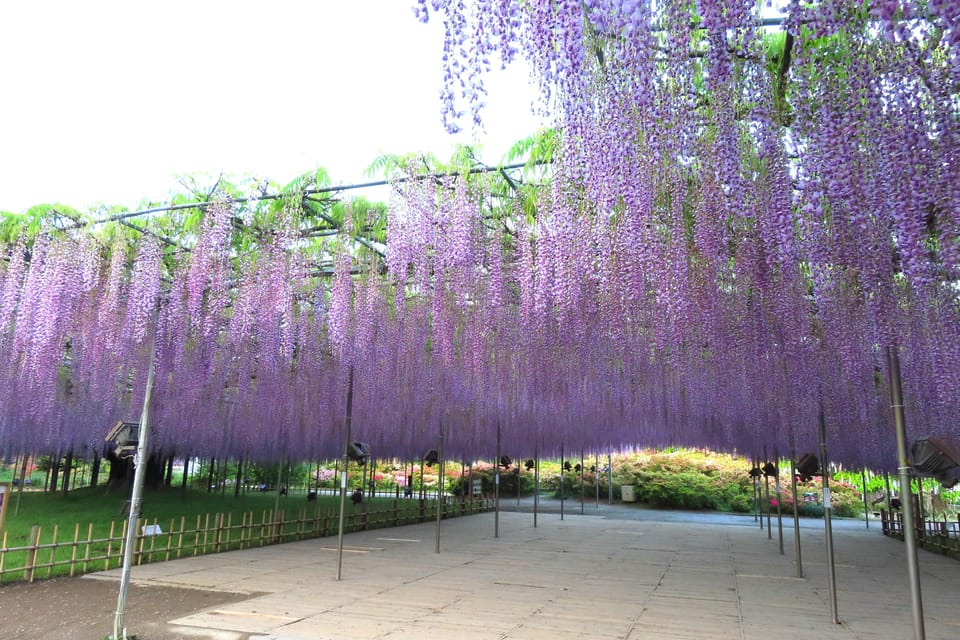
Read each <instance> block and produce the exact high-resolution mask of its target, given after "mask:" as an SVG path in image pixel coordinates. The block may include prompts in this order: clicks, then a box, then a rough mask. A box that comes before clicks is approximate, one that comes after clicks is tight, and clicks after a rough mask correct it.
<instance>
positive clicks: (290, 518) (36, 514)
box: [0, 486, 461, 582]
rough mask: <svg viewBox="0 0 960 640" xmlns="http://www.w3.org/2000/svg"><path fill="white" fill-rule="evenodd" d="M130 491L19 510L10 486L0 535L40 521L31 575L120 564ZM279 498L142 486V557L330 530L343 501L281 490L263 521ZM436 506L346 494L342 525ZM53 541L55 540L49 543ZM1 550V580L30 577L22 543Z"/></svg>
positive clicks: (14, 538) (12, 536) (10, 541)
mask: <svg viewBox="0 0 960 640" xmlns="http://www.w3.org/2000/svg"><path fill="white" fill-rule="evenodd" d="M128 498H129V496H128V494H127V492H126V491H120V490H113V491H109V490H107V489H106V488H105V487H102V486H101V487H97V488H94V489H90V488H85V489H78V490H75V491H71V492H69V493H68V494H63V493H61V492H58V493H44V492H40V491H26V492H24V493H23V495H22V498H21V504H20V511H19V514H16V513H15V504H16V500H17V496H16V494H13V495H11V503H10V505H9V507H8V510H7V519H6V523H5V525H4V528H3V532H2V533H0V541H2V538H3V535H6V544H5V545H4V546H5V547H6V548H8V549H9V548H16V547H26V546H29V545H30V544H31V542H30V540H31V538H30V534H31V529H32V527H33V526H34V525H39V526H40V531H41V535H40V543H41V544H42V545H47V546H46V547H44V548H41V549H40V550H39V551H38V552H37V554H36V556H37V559H36V563H37V564H38V567H37V571H36V573H35V576H34V577H35V578H46V577H51V576H57V575H64V574H68V573H70V571H71V567H70V566H68V565H66V564H54V563H62V562H66V561H68V560H70V559H71V558H73V559H79V560H78V564H77V565H75V566H74V567H73V569H74V571H76V572H82V571H83V570H84V569H83V566H82V564H80V561H82V560H83V559H84V558H85V557H86V558H89V559H90V561H89V565H90V566H89V567H88V568H87V570H89V571H95V570H100V569H104V568H106V567H108V566H109V567H113V566H117V565H118V564H119V550H120V544H119V539H120V536H121V532H122V530H123V524H124V521H125V520H126V518H125V516H124V515H122V511H123V509H124V507H125V503H126V501H127V500H128ZM277 504H278V500H277V494H276V493H275V492H266V493H259V492H250V493H247V494H245V495H240V496H237V497H234V496H233V495H232V493H228V494H227V495H221V494H218V493H208V492H204V491H188V492H186V493H184V492H183V491H182V490H181V489H179V488H171V489H164V490H161V491H152V492H147V493H146V494H145V496H144V500H143V508H142V511H141V518H142V519H143V523H144V524H153V523H154V522H156V523H157V524H158V525H159V527H160V529H161V531H162V534H163V535H158V536H147V537H145V538H144V539H143V542H142V547H140V549H142V551H143V556H142V559H141V560H142V561H143V562H149V561H155V560H162V559H164V557H176V555H177V552H176V550H177V549H178V548H182V553H183V555H196V554H202V553H210V552H214V551H225V550H228V549H236V548H241V547H244V546H258V545H260V544H271V543H274V542H279V541H290V540H297V539H301V538H309V537H316V536H317V535H324V534H327V535H332V534H333V533H335V531H336V527H337V522H338V515H339V508H340V499H339V497H338V496H335V495H321V496H319V497H318V499H317V500H314V501H307V499H306V496H305V494H303V493H299V494H298V493H291V494H290V495H289V496H281V497H280V499H279V510H280V511H282V512H284V514H285V515H284V518H283V519H284V521H285V523H284V524H283V525H282V526H281V527H274V526H270V525H266V526H264V525H263V523H264V522H268V523H272V522H273V519H272V518H271V513H272V512H273V510H274V509H275V508H276V507H277ZM448 509H449V511H448V516H449V515H457V514H459V513H461V509H460V507H459V506H458V505H457V504H451V505H450V506H449V507H448ZM434 513H435V511H434V505H433V503H432V502H427V503H425V504H424V505H423V507H422V509H421V506H420V502H419V501H418V500H406V499H400V500H394V499H393V498H375V499H373V500H368V501H366V502H364V503H363V504H361V505H354V504H353V503H352V502H351V501H350V500H347V503H346V516H347V530H348V531H349V530H356V529H358V528H363V527H367V528H376V527H383V526H392V525H393V524H404V523H411V522H417V521H420V520H423V519H429V518H430V517H432V514H434ZM91 525H92V527H91ZM55 529H56V539H55V540H54V530H55ZM179 531H187V532H188V533H186V534H180V535H177V534H176V533H175V532H179ZM111 532H112V534H111ZM111 536H112V537H111ZM75 539H78V540H80V541H85V540H87V539H91V540H93V542H92V543H91V544H85V545H80V546H79V547H78V546H76V545H74V544H72V543H73V541H74V540H75ZM54 542H56V543H57V546H53V543H54ZM170 549H173V550H174V553H171V552H170V551H169V550H170ZM0 555H3V556H4V557H2V558H0V561H2V563H3V564H2V565H0V582H12V581H17V580H22V579H24V578H25V577H27V576H25V575H24V572H22V571H16V570H15V569H17V568H19V567H23V566H24V565H25V564H27V563H26V559H27V556H28V552H27V551H26V550H20V551H11V552H7V553H5V554H0Z"/></svg>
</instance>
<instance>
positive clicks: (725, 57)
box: [0, 0, 960, 467]
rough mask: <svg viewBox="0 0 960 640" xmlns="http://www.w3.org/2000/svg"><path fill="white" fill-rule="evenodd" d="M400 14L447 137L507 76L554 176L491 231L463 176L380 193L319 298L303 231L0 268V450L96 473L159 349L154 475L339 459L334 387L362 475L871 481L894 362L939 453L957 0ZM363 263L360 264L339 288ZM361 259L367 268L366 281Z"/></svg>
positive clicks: (958, 382) (219, 214)
mask: <svg viewBox="0 0 960 640" xmlns="http://www.w3.org/2000/svg"><path fill="white" fill-rule="evenodd" d="M761 8H762V7H761V5H758V4H757V3H756V2H749V1H743V0H740V1H735V0H712V1H707V0H704V1H701V2H696V3H694V2H645V1H637V2H620V1H617V2H613V1H609V0H606V1H605V0H576V1H574V0H559V1H557V0H552V1H545V0H534V1H528V2H516V1H513V0H474V1H473V2H464V1H453V0H448V1H440V0H431V1H430V2H421V3H419V5H418V6H417V8H416V12H417V14H418V16H419V17H420V18H421V19H442V20H443V21H444V24H445V26H446V34H447V36H446V46H445V50H444V53H443V65H444V69H445V72H446V84H445V90H444V91H443V94H442V95H443V105H444V115H445V118H446V121H447V122H448V124H449V125H450V126H455V125H456V123H457V121H458V120H459V118H460V117H461V116H460V114H459V113H458V112H457V109H458V108H460V105H461V104H464V103H466V105H467V106H469V107H470V108H471V111H472V112H473V116H474V117H475V118H479V117H480V111H479V105H480V104H481V103H482V96H483V86H482V78H483V75H484V74H485V73H486V72H487V70H488V69H489V68H490V66H491V65H492V63H493V61H494V60H495V59H497V58H500V59H502V60H503V61H504V62H510V61H511V60H512V59H513V58H514V57H515V56H516V55H517V53H520V52H522V54H523V55H524V57H526V58H527V59H528V60H529V61H531V63H532V64H533V68H534V75H535V77H536V78H537V80H538V82H539V83H540V86H541V87H542V88H543V90H544V92H545V99H546V100H547V101H548V103H549V104H550V105H551V106H552V108H553V110H554V111H555V112H556V113H557V114H558V120H557V127H558V130H559V132H560V140H561V143H560V148H559V149H558V153H557V157H556V160H555V164H554V172H553V173H554V178H553V180H552V182H551V184H550V186H549V188H546V189H544V190H543V191H542V192H541V194H540V196H539V200H538V202H537V203H536V207H535V213H534V214H530V212H529V211H528V210H525V209H524V208H523V207H521V206H520V203H519V201H518V202H517V205H516V207H515V208H514V209H512V210H510V211H508V212H507V213H501V214H500V217H499V218H498V219H497V220H496V221H494V222H495V224H491V220H490V218H489V212H488V211H487V210H485V209H484V208H483V203H482V201H483V198H484V195H485V194H484V193H483V190H482V188H480V187H478V183H477V182H467V181H466V180H465V179H464V178H453V177H449V178H447V177H445V178H442V179H437V180H430V181H427V180H411V181H409V182H406V183H403V184H402V185H397V187H396V189H395V191H394V197H393V199H392V200H391V202H390V208H389V213H388V235H387V243H386V252H385V255H386V258H385V260H384V261H383V262H384V264H370V263H369V262H368V261H365V260H364V261H362V264H360V263H359V262H361V261H360V260H359V259H358V255H357V254H356V253H355V252H352V251H350V250H349V244H347V243H344V244H343V245H342V249H341V250H340V251H339V252H338V254H337V257H336V260H335V265H336V266H335V273H334V276H333V278H332V279H331V280H330V281H329V282H327V281H324V280H322V279H320V280H318V279H317V278H316V277H314V276H311V274H310V270H309V268H308V265H307V261H306V258H305V257H304V256H303V255H302V252H300V251H298V249H297V248H298V246H299V245H298V242H297V237H298V236H297V234H296V230H297V226H298V218H297V211H296V208H295V207H291V208H288V209H285V210H284V211H285V213H284V215H282V216H280V219H279V220H278V221H277V223H276V225H275V228H274V230H273V233H271V234H268V235H267V236H265V237H264V238H263V239H261V241H260V243H259V245H258V247H257V251H256V252H253V253H245V254H243V255H237V253H236V252H235V251H234V250H233V248H232V246H231V233H232V228H231V221H230V215H231V204H230V203H229V202H222V203H220V204H219V205H217V206H213V207H209V208H208V209H207V210H206V215H205V217H204V226H203V228H202V229H201V230H200V232H199V233H198V235H197V239H196V244H195V246H194V249H193V251H191V252H190V254H189V256H179V257H175V258H170V257H169V256H168V257H167V259H164V257H163V254H162V251H161V247H160V246H159V244H158V243H157V241H156V240H155V239H153V238H151V237H149V236H144V237H143V238H142V239H140V241H139V242H138V244H137V246H136V248H135V254H133V253H132V252H131V253H129V254H128V248H127V246H126V245H125V244H122V243H121V244H118V245H117V246H115V247H103V246H101V245H99V244H98V243H97V242H96V241H94V240H93V239H92V238H91V237H90V236H87V235H83V234H80V235H76V236H66V237H64V236H63V235H56V234H53V235H44V236H41V237H40V238H39V239H38V240H37V241H36V242H35V243H32V244H29V245H28V244H26V243H24V242H23V241H20V242H19V243H14V244H12V245H9V246H4V247H3V248H2V255H3V256H4V257H5V258H6V260H5V261H4V262H3V263H0V363H2V365H0V453H6V454H9V453H18V452H24V451H26V452H33V453H56V452H65V451H68V450H75V451H81V450H84V448H86V450H88V451H89V450H92V449H91V448H98V447H99V443H100V441H101V439H102V436H103V433H104V431H105V430H106V428H107V427H108V426H109V425H110V424H111V423H112V422H113V421H115V420H116V419H118V418H120V417H124V418H129V417H134V416H135V414H136V408H137V407H138V402H139V400H138V398H137V395H138V394H139V393H141V392H142V379H143V378H144V372H145V370H146V362H147V357H148V354H149V350H150V348H151V344H153V342H152V341H153V336H154V335H156V354H157V358H158V360H157V371H158V374H157V382H156V387H155V398H156V401H155V407H156V408H155V416H156V422H157V427H158V435H157V437H156V438H155V439H153V443H154V446H155V447H157V448H158V449H160V450H163V451H166V452H171V451H175V452H177V453H178V454H181V455H186V454H189V455H218V456H231V457H246V458H254V459H263V460H267V459H272V460H275V459H278V458H279V457H280V456H281V455H286V456H289V457H291V458H294V459H296V458H301V459H305V458H316V457H321V456H334V455H336V454H337V450H338V448H339V443H340V431H341V428H342V416H343V414H344V398H345V395H346V393H345V391H346V390H345V381H346V378H347V376H346V375H345V372H346V369H347V367H349V366H352V367H354V370H355V374H356V375H355V377H356V380H357V391H356V394H355V404H354V426H355V429H356V432H357V436H358V438H360V439H363V440H366V441H369V442H370V443H371V444H372V445H373V447H374V451H375V452H377V454H378V455H401V456H411V455H419V454H420V453H422V451H423V449H424V448H427V447H429V446H430V445H431V444H432V443H433V442H434V441H435V440H436V438H437V437H438V434H439V428H440V427H439V425H440V423H441V422H442V423H443V424H444V427H445V430H446V432H447V445H446V446H447V447H449V448H448V450H449V451H451V452H452V453H453V454H455V455H458V456H464V457H476V456H488V457H489V456H492V454H493V451H492V449H493V446H494V443H495V438H496V436H495V434H496V431H497V428H498V427H499V428H500V429H502V432H503V440H504V442H505V443H507V446H509V448H510V450H511V451H524V452H529V451H532V450H533V448H534V445H535V444H539V447H540V450H541V451H545V452H550V451H557V450H559V448H560V445H561V443H562V444H564V446H565V447H566V448H567V450H578V449H581V448H586V449H602V448H607V447H621V446H634V445H650V446H652V445H665V444H677V445H681V444H683V445H699V446H710V447H714V448H717V449H721V450H732V449H738V450H740V451H747V452H752V451H759V450H760V448H761V447H764V446H766V447H767V448H768V449H769V450H773V449H774V448H778V449H779V450H780V451H781V452H786V451H789V450H790V449H791V448H792V447H794V446H795V447H796V448H797V449H811V448H812V447H813V444H814V442H815V433H816V415H817V412H818V410H819V407H820V406H821V404H822V406H823V408H824V411H825V412H826V416H827V422H828V424H829V426H830V439H831V450H832V452H833V454H834V455H835V457H836V458H837V459H838V460H841V461H844V462H847V463H850V464H857V465H859V464H869V465H872V466H875V467H889V466H891V464H892V462H893V459H894V457H893V455H892V453H891V451H892V438H891V432H892V429H891V427H890V417H889V413H890V412H889V408H888V403H889V400H888V397H889V394H888V390H887V383H886V377H885V369H884V366H885V365H884V359H883V349H884V348H885V347H886V346H888V345H890V346H895V347H897V348H898V349H899V350H900V354H901V358H902V360H903V374H904V384H905V395H906V398H907V400H908V405H909V406H908V424H909V427H910V430H911V433H913V434H915V435H920V434H921V433H923V434H940V435H952V436H956V435H958V434H960V428H958V427H960V425H958V419H960V393H958V391H960V320H958V313H960V312H958V281H960V278H958V276H960V273H958V268H960V241H958V232H960V157H958V153H960V98H958V93H960V25H958V20H960V3H958V2H956V1H952V2H951V1H946V0H940V1H935V0H930V1H929V2H902V1H897V0H890V1H885V2H874V3H872V4H871V5H870V6H866V5H862V4H860V3H850V2H847V1H846V0H825V1H821V2H813V3H806V2H805V3H800V2H795V1H794V2H790V3H788V6H787V9H786V11H787V18H786V20H785V27H784V28H785V31H786V33H788V34H789V36H788V37H786V38H784V37H783V36H782V35H781V36H779V37H773V36H771V34H770V32H769V31H768V30H765V29H764V28H763V27H762V26H761V20H760V17H761ZM357 267H360V268H361V270H362V271H363V272H364V273H363V274H362V275H360V276H356V275H351V273H352V272H353V271H355V270H356V268H357ZM381 267H382V268H381Z"/></svg>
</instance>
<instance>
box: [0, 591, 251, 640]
mask: <svg viewBox="0 0 960 640" xmlns="http://www.w3.org/2000/svg"><path fill="white" fill-rule="evenodd" d="M119 590H120V584H119V582H116V581H114V580H98V579H91V578H58V579H54V580H44V581H40V582H34V583H33V584H9V585H3V586H0V638H3V640H20V639H23V640H27V639H29V640H102V639H103V638H106V637H108V636H109V635H110V634H111V633H112V632H113V618H114V614H115V612H116V610H117V595H118V594H119ZM249 597H250V596H249V595H246V594H236V593H224V592H217V591H201V590H197V589H179V588H176V587H155V586H138V585H135V584H134V585H131V586H130V591H129V593H128V595H127V607H126V613H125V622H126V627H127V629H128V631H129V633H130V634H132V635H135V636H136V640H187V639H191V640H193V639H197V638H214V637H218V638H221V639H222V640H246V638H247V637H248V636H246V635H243V634H234V633H230V634H226V635H221V636H211V635H205V634H199V635H196V634H191V635H185V634H186V633H188V631H189V630H185V629H183V628H180V629H179V630H178V629H176V628H173V627H170V626H169V625H168V624H167V621H168V620H173V619H176V618H179V617H181V616H185V615H188V614H190V613H193V612H194V611H198V610H201V609H206V608H208V607H215V606H217V605H221V604H226V603H228V602H236V601H238V600H244V599H246V598H249Z"/></svg>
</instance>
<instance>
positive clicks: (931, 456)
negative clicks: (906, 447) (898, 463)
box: [910, 436, 960, 489]
mask: <svg viewBox="0 0 960 640" xmlns="http://www.w3.org/2000/svg"><path fill="white" fill-rule="evenodd" d="M910 457H911V458H912V459H913V470H914V472H915V473H916V474H917V475H918V476H923V477H927V478H936V479H937V481H938V482H939V483H940V484H941V485H943V486H944V487H946V488H947V489H949V488H951V487H953V486H954V485H956V484H957V482H958V481H960V451H958V450H957V447H956V445H955V443H953V442H951V441H949V440H947V439H946V438H938V437H934V436H927V437H925V438H920V439H918V440H916V441H915V442H914V443H913V445H912V446H911V447H910Z"/></svg>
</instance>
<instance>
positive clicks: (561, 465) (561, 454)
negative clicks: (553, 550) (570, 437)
mask: <svg viewBox="0 0 960 640" xmlns="http://www.w3.org/2000/svg"><path fill="white" fill-rule="evenodd" d="M566 464H567V463H566V461H565V460H564V459H563V443H562V442H561V443H560V520H561V521H563V494H564V491H563V472H564V466H566Z"/></svg>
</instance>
